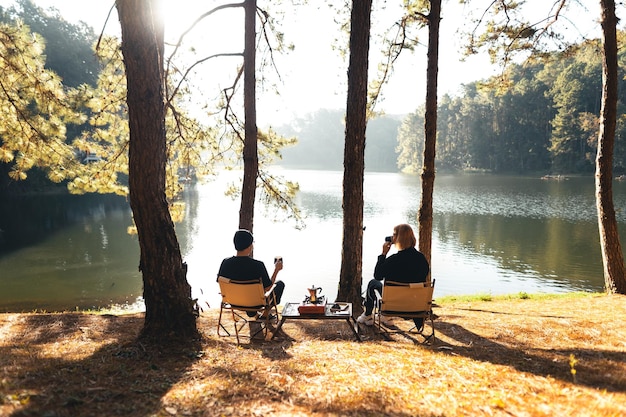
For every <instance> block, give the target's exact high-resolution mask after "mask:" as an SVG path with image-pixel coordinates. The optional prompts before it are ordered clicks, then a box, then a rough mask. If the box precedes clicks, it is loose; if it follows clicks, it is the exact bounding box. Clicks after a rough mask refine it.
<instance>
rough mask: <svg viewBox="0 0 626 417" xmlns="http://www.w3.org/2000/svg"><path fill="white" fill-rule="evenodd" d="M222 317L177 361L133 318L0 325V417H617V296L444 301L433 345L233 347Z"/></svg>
mask: <svg viewBox="0 0 626 417" xmlns="http://www.w3.org/2000/svg"><path fill="white" fill-rule="evenodd" d="M218 312H219V310H216V309H212V310H209V311H204V312H203V313H202V314H201V316H200V318H199V320H198V327H199V329H200V331H201V333H202V335H203V338H202V340H201V341H200V342H199V344H198V345H197V346H188V347H186V348H176V349H174V348H170V347H167V346H152V345H145V344H142V343H139V342H138V341H137V335H138V333H139V331H140V329H141V326H142V324H143V317H142V315H141V314H130V315H119V316H116V315H97V314H86V313H63V314H0V369H1V370H0V416H44V417H60V416H407V417H408V416H624V415H626V297H624V296H605V295H597V294H589V295H586V296H578V297H555V298H547V299H534V298H533V299H511V300H502V301H471V302H470V301H452V302H445V303H443V304H440V305H439V306H438V307H437V308H436V309H435V313H436V314H437V315H438V319H437V320H436V322H435V327H436V341H435V343H434V344H433V345H432V346H424V345H421V344H418V343H416V340H415V337H414V336H412V335H410V334H407V333H404V334H402V333H400V334H397V335H394V336H392V338H391V340H386V338H384V337H382V336H381V335H379V334H378V333H376V332H375V331H374V330H373V329H371V328H362V332H361V335H362V337H363V342H361V343H359V342H356V341H355V338H354V336H353V334H352V333H351V331H350V329H349V328H348V326H347V325H346V323H345V322H337V323H335V322H327V321H324V322H321V321H315V320H313V321H297V322H295V321H294V322H290V321H287V322H286V323H285V325H284V326H283V330H284V334H279V335H278V338H277V340H274V341H262V340H261V341H255V340H253V341H250V340H249V339H248V338H245V339H243V340H242V344H241V345H240V346H237V344H236V341H235V338H234V337H219V336H218V335H217V334H216V328H217V316H218ZM229 326H231V324H230V323H227V328H229ZM398 326H399V327H400V328H403V329H408V328H409V326H408V323H407V322H399V324H398Z"/></svg>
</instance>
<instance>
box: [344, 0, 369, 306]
mask: <svg viewBox="0 0 626 417" xmlns="http://www.w3.org/2000/svg"><path fill="white" fill-rule="evenodd" d="M371 12H372V0H353V2H352V15H351V18H350V63H349V67H348V98H347V106H346V143H345V148H344V154H343V165H344V173H343V243H342V248H341V272H340V276H339V290H338V293H337V300H340V301H348V302H351V303H353V305H354V307H355V313H356V312H360V310H361V284H362V281H363V277H362V275H363V175H364V173H365V172H364V171H365V129H366V127H367V69H368V61H369V59H368V58H369V39H370V17H371Z"/></svg>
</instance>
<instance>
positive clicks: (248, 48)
mask: <svg viewBox="0 0 626 417" xmlns="http://www.w3.org/2000/svg"><path fill="white" fill-rule="evenodd" d="M244 8H245V48H244V64H243V68H244V70H243V73H244V75H243V77H244V80H243V84H244V87H243V95H244V97H243V106H244V113H245V138H244V146H243V185H242V188H241V207H240V209H239V227H240V228H241V229H247V230H250V231H251V232H252V229H253V224H254V201H255V198H256V180H257V176H258V173H259V156H258V153H257V134H258V132H257V125H256V76H255V67H256V59H255V55H256V46H255V39H256V0H245V3H244Z"/></svg>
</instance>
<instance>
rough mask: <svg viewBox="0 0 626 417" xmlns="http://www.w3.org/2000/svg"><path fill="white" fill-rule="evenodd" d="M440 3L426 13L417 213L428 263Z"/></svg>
mask: <svg viewBox="0 0 626 417" xmlns="http://www.w3.org/2000/svg"><path fill="white" fill-rule="evenodd" d="M440 20H441V0H431V1H430V13H429V14H428V64H427V67H426V114H425V116H424V135H425V139H424V167H423V169H422V198H421V202H420V208H419V212H418V224H419V226H418V227H419V237H418V239H419V250H420V252H422V253H423V254H424V256H426V259H427V260H428V263H430V261H431V252H432V249H431V246H432V235H433V190H434V187H435V150H436V145H437V79H438V71H439V70H438V68H439V67H438V65H439V22H440Z"/></svg>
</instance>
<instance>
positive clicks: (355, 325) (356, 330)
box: [346, 316, 361, 342]
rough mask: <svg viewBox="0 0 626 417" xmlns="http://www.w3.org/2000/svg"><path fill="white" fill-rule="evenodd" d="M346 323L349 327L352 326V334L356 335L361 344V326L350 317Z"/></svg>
mask: <svg viewBox="0 0 626 417" xmlns="http://www.w3.org/2000/svg"><path fill="white" fill-rule="evenodd" d="M346 321H347V322H348V326H350V328H351V329H352V333H354V336H355V337H356V340H357V341H358V342H360V341H361V336H360V335H359V324H358V323H357V322H356V320H355V319H354V317H352V316H350V317H348V318H347V319H346Z"/></svg>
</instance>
